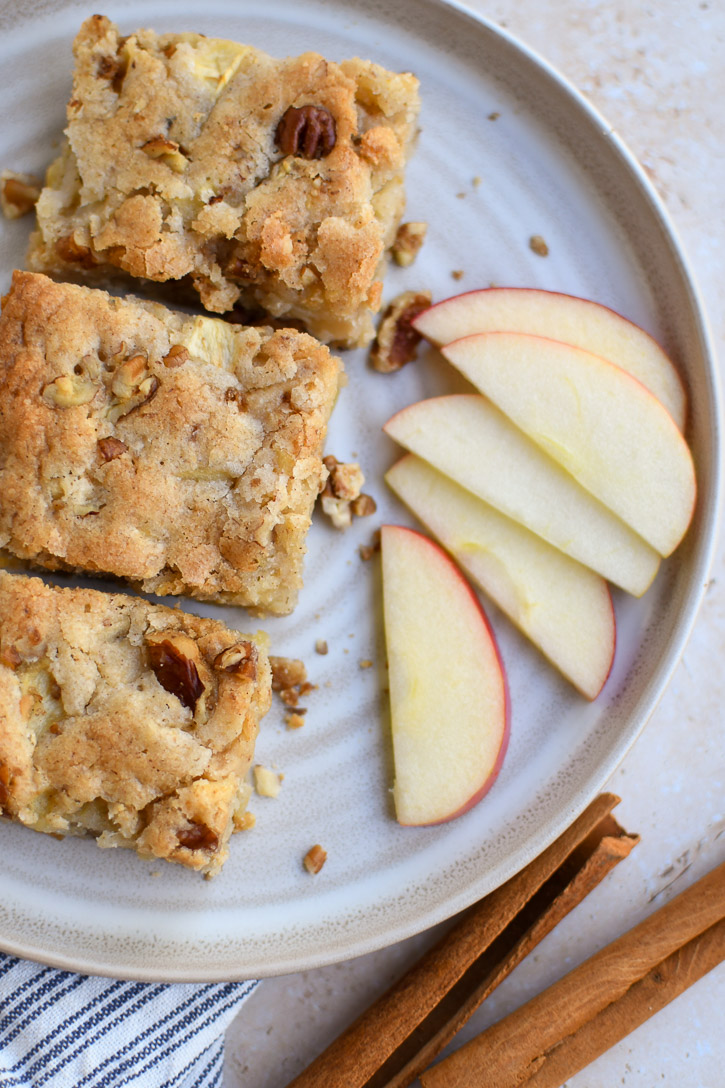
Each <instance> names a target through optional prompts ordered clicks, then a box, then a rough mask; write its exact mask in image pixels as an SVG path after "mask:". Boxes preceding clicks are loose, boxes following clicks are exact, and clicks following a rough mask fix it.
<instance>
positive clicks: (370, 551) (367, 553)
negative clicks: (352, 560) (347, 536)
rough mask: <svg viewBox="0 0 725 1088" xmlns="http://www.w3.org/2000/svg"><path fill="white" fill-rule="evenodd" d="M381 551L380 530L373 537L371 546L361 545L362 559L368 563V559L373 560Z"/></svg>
mask: <svg viewBox="0 0 725 1088" xmlns="http://www.w3.org/2000/svg"><path fill="white" fill-rule="evenodd" d="M379 551H380V530H379V529H378V531H377V532H376V533H375V534H374V535H373V538H372V540H371V541H370V543H369V544H361V545H360V558H361V559H363V560H365V562H367V561H368V559H372V557H373V556H374V555H375V553H376V552H379Z"/></svg>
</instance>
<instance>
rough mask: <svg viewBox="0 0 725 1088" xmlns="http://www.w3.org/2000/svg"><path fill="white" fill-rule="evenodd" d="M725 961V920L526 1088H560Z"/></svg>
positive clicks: (651, 976) (557, 1051)
mask: <svg viewBox="0 0 725 1088" xmlns="http://www.w3.org/2000/svg"><path fill="white" fill-rule="evenodd" d="M723 959H725V919H724V920H723V921H722V922H717V923H716V924H715V925H714V926H710V928H709V929H706V930H705V932H704V933H700V934H699V936H697V937H695V939H694V940H692V941H689V942H688V943H687V944H686V945H683V947H682V948H678V950H677V951H676V952H673V954H672V955H671V956H668V957H667V959H665V960H663V961H662V963H658V964H657V966H656V967H654V968H653V969H652V970H651V971H648V973H647V974H646V975H645V976H644V978H643V979H640V981H639V982H637V983H635V985H634V986H632V988H631V989H630V990H628V991H627V993H626V994H625V995H624V997H621V998H620V999H619V1001H614V1002H612V1004H611V1005H609V1006H608V1007H607V1008H606V1009H603V1010H602V1012H600V1013H599V1014H598V1015H597V1016H595V1017H594V1019H593V1020H590V1021H589V1023H588V1024H585V1025H584V1026H583V1027H582V1028H580V1029H579V1031H577V1032H575V1033H574V1034H573V1035H570V1036H569V1038H568V1039H566V1040H564V1042H562V1043H561V1044H560V1045H559V1046H558V1047H555V1048H554V1050H553V1051H551V1052H550V1054H549V1055H548V1057H547V1059H546V1062H545V1064H544V1065H543V1067H542V1068H541V1070H540V1072H538V1073H534V1075H533V1077H530V1078H529V1080H527V1081H526V1088H559V1086H560V1085H561V1084H563V1083H564V1081H565V1080H566V1079H567V1078H568V1077H571V1076H573V1075H574V1073H577V1072H578V1071H579V1070H580V1069H583V1068H584V1067H585V1066H587V1065H589V1063H590V1062H593V1061H594V1059H595V1058H598V1057H599V1055H600V1054H604V1053H605V1051H607V1050H609V1048H610V1047H611V1046H614V1044H615V1043H618V1042H619V1040H620V1039H623V1038H624V1037H625V1036H626V1035H629V1033H630V1032H631V1031H634V1029H635V1028H637V1027H639V1025H640V1024H643V1023H644V1022H645V1020H648V1019H649V1018H650V1016H654V1014H655V1013H656V1012H659V1010H660V1009H663V1008H664V1007H665V1005H668V1004H669V1003H670V1001H674V999H675V998H676V997H677V996H678V995H679V994H681V993H682V992H683V991H684V990H686V989H687V988H688V986H692V984H693V983H694V982H697V980H698V979H700V978H702V976H703V975H706V974H707V972H708V971H712V969H713V967H717V965H718V964H719V963H721V962H722V960H723Z"/></svg>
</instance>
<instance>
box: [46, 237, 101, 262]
mask: <svg viewBox="0 0 725 1088" xmlns="http://www.w3.org/2000/svg"><path fill="white" fill-rule="evenodd" d="M55 252H56V253H57V254H58V256H59V257H60V259H61V261H67V262H68V264H79V265H80V266H81V267H82V268H93V267H94V266H95V264H96V259H95V257H94V256H93V253H92V252H91V249H90V248H89V246H84V245H81V244H80V242H76V240H75V238H74V237H73V235H72V234H69V235H68V236H67V237H66V238H60V239H59V240H58V241H57V242H56V243H55Z"/></svg>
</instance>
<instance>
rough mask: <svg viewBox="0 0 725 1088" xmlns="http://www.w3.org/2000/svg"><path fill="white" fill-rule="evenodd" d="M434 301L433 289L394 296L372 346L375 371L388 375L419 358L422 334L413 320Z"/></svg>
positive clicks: (371, 360)
mask: <svg viewBox="0 0 725 1088" xmlns="http://www.w3.org/2000/svg"><path fill="white" fill-rule="evenodd" d="M430 303H431V294H430V291H403V293H402V294H400V295H398V296H397V297H396V298H394V299H393V301H392V302H391V303H390V305H389V306H388V308H387V310H386V311H385V313H384V314H383V319H382V321H381V322H380V325H379V327H378V333H377V336H376V337H375V341H374V343H373V346H372V348H371V349H370V365H371V366H372V367H373V369H374V370H379V371H381V372H382V373H383V374H388V373H390V372H391V371H393V370H400V368H401V367H402V366H405V364H406V363H410V362H411V361H412V360H413V359H415V357H416V354H417V351H418V344H419V343H420V341H421V339H422V337H421V335H420V333H419V332H417V331H416V330H415V329H414V328H413V326H412V324H411V322H412V321H413V319H414V318H416V317H417V316H418V314H419V313H422V311H423V310H427V309H428V307H429V306H430Z"/></svg>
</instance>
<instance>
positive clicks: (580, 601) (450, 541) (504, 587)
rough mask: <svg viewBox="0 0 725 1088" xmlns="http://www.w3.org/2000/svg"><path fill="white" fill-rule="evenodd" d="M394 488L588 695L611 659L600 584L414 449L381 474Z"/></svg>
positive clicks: (608, 606) (608, 602)
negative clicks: (414, 452) (464, 487)
mask: <svg viewBox="0 0 725 1088" xmlns="http://www.w3.org/2000/svg"><path fill="white" fill-rule="evenodd" d="M385 479H386V481H387V482H388V484H389V485H390V487H392V489H393V491H395V493H396V494H397V495H398V496H399V498H400V499H402V501H403V502H404V503H405V504H406V506H407V507H409V509H410V510H411V511H412V512H413V513H414V514H415V515H416V517H418V518H419V519H420V520H421V521H422V522H423V524H424V525H425V526H426V527H427V528H428V529H429V530H430V531H431V532H432V533H433V535H434V536H435V537H437V538H438V540H439V541H440V542H441V544H442V545H443V547H444V548H446V550H447V551H448V552H450V554H451V555H452V556H453V558H454V559H455V560H456V561H457V562H458V563H459V565H460V566H461V567H462V568H463V570H464V571H465V572H466V573H467V574H468V575H469V577H470V578H472V579H473V581H474V582H476V583H477V584H478V585H479V586H480V587H481V588H482V589H483V590H484V592H486V593H487V594H488V595H489V597H491V599H492V600H494V601H495V602H496V604H497V605H498V606H499V608H501V610H502V611H503V612H505V613H506V615H507V616H508V617H509V619H511V620H512V621H513V623H515V624H516V626H517V627H518V628H519V629H520V630H521V631H522V632H523V633H524V634H525V635H526V636H527V637H528V638H529V639H531V641H532V642H533V643H534V645H536V646H538V647H539V649H540V650H541V651H542V653H544V655H545V656H546V657H547V658H548V659H549V661H550V662H551V663H552V664H553V665H555V666H556V668H558V669H559V671H560V672H561V673H562V674H563V675H564V676H565V677H566V678H567V679H568V680H569V681H570V682H571V683H572V684H573V685H574V686H575V687H576V688H577V690H578V691H580V692H581V693H582V695H584V696H586V698H588V699H594V698H596V696H597V695H598V694H599V692H600V691H601V689H602V686H603V685H604V682H605V681H606V679H607V676H608V675H609V671H610V669H611V667H612V661H613V659H614V648H615V641H616V627H615V619H614V609H613V607H612V598H611V595H610V592H609V588H608V586H607V583H606V582H605V581H604V579H603V578H601V577H600V576H599V575H598V574H595V573H594V572H593V571H591V570H589V569H588V568H587V567H583V566H582V565H581V563H577V562H576V561H575V560H574V559H570V558H569V557H568V556H566V555H564V553H563V552H560V551H559V550H558V549H557V548H552V547H551V545H550V544H547V543H546V541H544V540H542V539H541V537H538V536H535V535H534V533H531V532H529V530H528V529H525V528H524V527H523V526H522V525H519V524H517V522H515V521H512V520H511V519H510V518H507V517H506V516H505V515H504V514H501V513H499V512H498V511H497V510H494V509H493V507H492V506H489V505H488V503H485V502H483V500H482V499H478V498H476V496H475V495H472V494H471V493H470V492H469V491H464V489H463V488H462V487H459V485H458V484H455V483H453V481H452V480H449V479H448V478H447V477H446V476H443V475H442V474H441V473H440V472H438V471H436V469H434V468H431V466H430V465H428V464H426V462H425V461H422V460H421V459H420V458H419V457H416V456H415V455H414V454H410V453H409V454H406V456H405V457H403V458H401V460H400V461H398V462H397V464H395V465H393V467H392V468H391V469H389V470H388V472H387V473H386V475H385Z"/></svg>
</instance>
